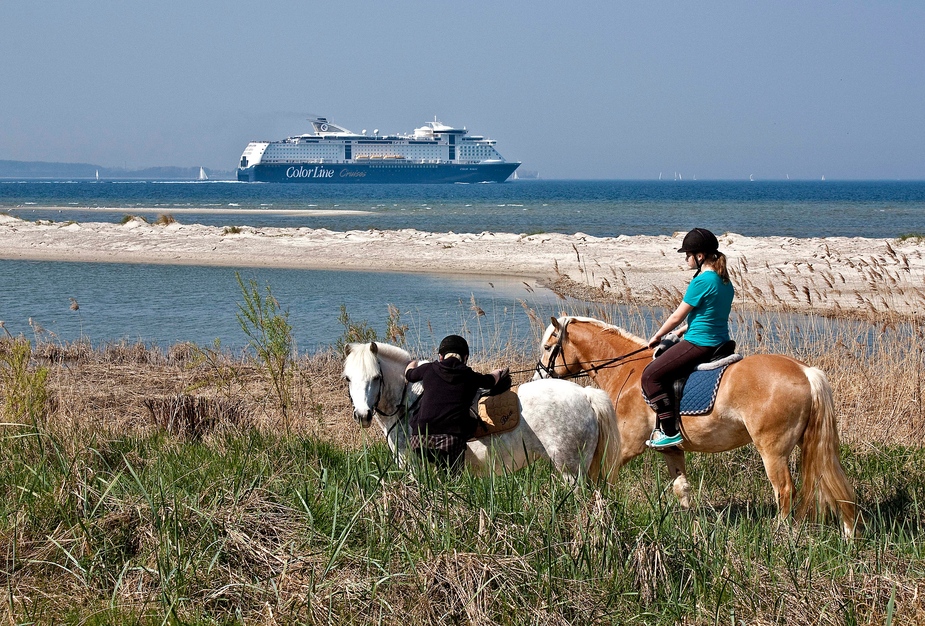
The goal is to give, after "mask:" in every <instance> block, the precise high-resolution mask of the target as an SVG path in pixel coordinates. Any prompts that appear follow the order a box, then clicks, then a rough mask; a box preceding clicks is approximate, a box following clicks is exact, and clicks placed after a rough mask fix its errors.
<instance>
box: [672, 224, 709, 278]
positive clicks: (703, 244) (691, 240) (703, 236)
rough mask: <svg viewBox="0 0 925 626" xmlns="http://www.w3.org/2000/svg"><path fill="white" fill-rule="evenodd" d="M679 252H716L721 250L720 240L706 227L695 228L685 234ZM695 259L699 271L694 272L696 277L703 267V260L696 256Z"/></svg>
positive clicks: (705, 253)
mask: <svg viewBox="0 0 925 626" xmlns="http://www.w3.org/2000/svg"><path fill="white" fill-rule="evenodd" d="M678 252H686V253H687V254H694V255H696V254H697V253H698V252H701V253H703V254H704V255H707V254H716V253H717V252H719V241H718V240H717V239H716V235H714V234H713V233H711V232H710V231H708V230H707V229H706V228H695V229H694V230H692V231H691V232H689V233H687V234H686V235H684V241H682V242H681V247H680V248H678ZM694 259H695V260H696V261H697V273H696V274H694V277H695V278H696V277H697V276H698V275H699V274H700V270H701V268H702V267H703V261H702V260H700V259H698V258H697V257H696V256H695V257H694Z"/></svg>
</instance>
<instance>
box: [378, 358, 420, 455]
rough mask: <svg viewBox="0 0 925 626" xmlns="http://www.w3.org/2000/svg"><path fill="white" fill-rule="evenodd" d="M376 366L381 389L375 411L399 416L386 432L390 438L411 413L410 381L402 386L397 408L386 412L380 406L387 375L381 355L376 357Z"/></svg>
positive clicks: (386, 415) (384, 414)
mask: <svg viewBox="0 0 925 626" xmlns="http://www.w3.org/2000/svg"><path fill="white" fill-rule="evenodd" d="M376 368H377V369H378V374H379V391H377V392H376V401H375V402H373V407H372V408H373V411H375V412H376V413H378V414H379V415H381V416H382V417H395V416H396V415H398V416H399V417H398V419H396V420H395V421H394V422H392V425H391V426H389V428H388V430H387V431H386V433H385V437H386V439H388V438H389V435H391V434H392V431H393V430H395V427H396V426H398V425H399V424H400V423H402V422H403V421H405V420H406V419H407V417H408V415H409V414H410V413H411V409H412V407H411V406H408V402H407V401H408V383H407V382H406V383H405V384H403V385H402V386H401V398H400V399H399V401H398V403H397V405H396V406H395V410H394V411H392V412H391V413H386V412H385V411H383V410H382V409H380V408H379V401H380V400H381V399H382V387H383V386H384V383H383V381H384V380H385V377H383V375H382V364H381V363H380V362H379V357H376ZM399 414H400V415H399Z"/></svg>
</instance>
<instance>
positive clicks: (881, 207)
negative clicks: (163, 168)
mask: <svg viewBox="0 0 925 626" xmlns="http://www.w3.org/2000/svg"><path fill="white" fill-rule="evenodd" d="M0 212H5V213H8V214H11V215H14V216H17V217H21V218H23V219H27V220H37V219H47V220H53V221H69V220H74V221H78V222H88V221H109V222H118V221H120V220H121V219H122V218H123V216H124V215H125V214H126V213H130V214H133V215H142V216H145V217H146V218H148V219H150V220H153V219H156V217H157V216H158V215H163V214H171V215H173V216H174V218H175V219H177V220H178V221H180V222H182V223H201V224H209V225H218V226H228V225H249V226H256V227H267V226H280V227H310V228H327V229H330V230H337V231H343V230H353V229H364V230H365V229H370V228H374V229H383V230H389V229H401V228H416V229H419V230H427V231H434V232H446V231H454V232H483V231H493V232H515V233H521V232H526V233H535V232H564V233H574V232H584V233H588V234H590V235H595V236H616V235H620V234H626V235H636V234H648V235H659V234H670V233H673V232H676V231H683V230H688V229H690V228H692V227H694V226H704V227H707V228H709V229H711V230H713V231H714V232H717V233H723V232H735V233H740V234H743V235H748V236H772V235H783V236H794V237H825V236H866V237H897V236H900V235H903V234H907V233H922V232H925V182H835V181H825V182H822V181H815V182H808V181H778V182H710V181H657V182H656V181H649V182H645V181H545V180H537V181H516V182H511V183H506V184H501V185H420V186H393V185H377V186H367V185H344V186H324V187H313V186H311V185H285V184H248V183H237V182H221V181H208V182H198V181H196V182H173V183H171V182H154V181H127V182H99V183H98V182H95V181H40V182H36V181H11V180H8V181H0ZM2 245H3V242H2V241H0V251H2ZM235 271H236V270H235V268H214V267H196V266H153V265H125V264H95V263H51V262H25V261H0V284H2V285H3V288H2V289H0V321H4V322H5V324H6V328H7V329H9V330H10V331H11V332H12V333H13V334H18V333H23V334H26V335H27V336H31V334H32V333H33V332H34V330H33V328H32V327H30V326H29V323H28V320H29V319H30V318H31V319H32V320H33V323H34V324H39V325H40V326H41V327H42V328H44V329H45V336H46V338H47V336H50V335H48V332H51V333H54V336H55V337H56V338H58V339H61V340H74V339H77V338H79V337H88V338H89V339H90V340H91V341H92V342H94V343H95V344H98V343H103V342H110V341H119V340H129V341H136V340H140V341H144V342H148V343H157V344H160V345H169V344H171V343H175V342H178V341H193V342H196V343H199V344H211V343H212V342H213V341H214V340H215V339H220V340H221V341H222V343H223V345H226V346H229V347H239V346H242V345H244V343H245V342H246V338H245V337H244V335H243V333H242V331H241V329H240V327H239V325H238V322H237V319H236V316H235V314H236V312H237V303H238V302H240V301H241V300H242V297H241V293H240V290H239V288H238V285H237V282H236V280H235ZM240 272H241V275H242V276H243V277H244V278H245V279H249V278H254V279H255V280H257V281H258V283H259V284H260V285H261V287H263V286H266V285H269V286H270V288H271V289H272V291H273V294H274V296H276V297H277V299H278V300H279V301H280V304H281V306H282V307H283V309H285V310H288V311H289V312H290V321H291V323H292V325H293V329H294V335H295V338H296V341H297V343H298V346H299V348H300V349H301V350H309V351H312V350H316V349H319V348H321V347H323V346H326V345H330V344H331V343H333V342H334V341H336V339H337V338H338V337H339V336H340V335H341V333H342V331H343V327H342V326H341V325H340V324H339V323H338V321H337V317H338V315H339V313H340V310H341V306H344V307H346V310H347V312H348V314H349V315H350V316H351V318H352V319H353V320H354V321H368V322H369V323H370V325H371V326H373V327H374V328H376V329H377V330H378V331H379V332H380V334H382V331H383V330H384V327H385V321H386V319H387V317H388V310H387V307H388V305H389V304H392V305H394V306H395V307H396V308H397V310H398V311H399V312H400V314H401V316H402V320H401V321H402V323H407V324H408V325H409V334H410V335H411V337H410V340H411V341H412V344H413V345H422V346H427V345H435V344H436V342H439V339H440V337H442V335H443V334H446V333H448V332H460V331H462V332H464V333H466V334H467V335H468V336H470V338H472V339H473V341H474V343H475V344H476V346H479V345H484V346H485V347H487V348H489V349H490V347H491V346H492V345H494V344H496V343H498V342H504V341H505V340H506V339H505V337H515V338H517V339H518V340H522V341H523V342H525V343H531V342H533V341H535V338H534V337H533V336H532V333H533V331H532V330H531V328H530V325H529V322H528V318H527V314H526V312H525V308H530V309H533V310H535V311H537V312H538V314H539V315H540V316H541V318H542V317H543V316H544V315H545V314H546V313H549V312H555V307H556V306H557V301H556V299H555V297H554V296H553V295H552V294H551V293H549V292H548V291H544V290H542V289H539V288H536V286H534V285H524V284H523V283H521V282H520V281H517V280H510V279H504V278H500V277H495V278H492V277H484V278H483V277H478V278H473V277H464V278H460V277H452V276H427V275H425V276H421V275H415V276H408V275H402V274H381V273H370V272H319V271H308V270H281V269H271V268H263V269H258V270H254V269H242V270H240ZM71 298H74V299H75V300H76V301H77V302H78V304H79V307H80V308H79V309H78V310H76V311H73V310H71V309H70V302H71V301H70V299H71ZM479 309H480V310H482V311H484V312H485V313H486V314H485V315H479V314H478V313H477V310H479ZM499 332H501V333H503V334H504V336H505V337H498V336H497V335H498V333H499Z"/></svg>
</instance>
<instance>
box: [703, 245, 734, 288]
mask: <svg viewBox="0 0 925 626" xmlns="http://www.w3.org/2000/svg"><path fill="white" fill-rule="evenodd" d="M706 257H707V258H706V260H707V261H708V262H709V263H710V265H712V266H713V271H714V272H716V273H717V274H719V277H720V278H722V279H723V282H724V283H728V282H729V270H728V269H727V268H726V255H725V254H723V253H722V252H720V251H719V250H717V251H716V252H711V253H709V254H707V255H706Z"/></svg>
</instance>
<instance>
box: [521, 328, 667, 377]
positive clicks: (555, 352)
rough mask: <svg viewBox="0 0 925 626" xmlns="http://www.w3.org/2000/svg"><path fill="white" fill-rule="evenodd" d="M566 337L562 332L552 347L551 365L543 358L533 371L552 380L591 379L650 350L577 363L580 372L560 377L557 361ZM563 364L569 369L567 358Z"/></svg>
mask: <svg viewBox="0 0 925 626" xmlns="http://www.w3.org/2000/svg"><path fill="white" fill-rule="evenodd" d="M564 337H565V333H564V332H560V333H559V339H558V340H557V341H556V345H554V346H553V347H552V352H551V354H550V355H549V363H548V364H547V365H544V364H543V359H542V358H541V359H540V360H539V361H537V362H536V367H535V368H534V369H533V371H535V372H537V373H539V374H542V373H544V372H545V374H546V375H547V376H549V377H550V378H561V379H563V380H568V379H570V378H582V377H585V376H587V377H590V376H591V374H592V373H595V372H598V371H600V370H602V369H605V368H608V367H613V366H614V365H616V364H617V363H620V362H621V361H625V360H626V359H628V358H630V357H631V356H635V355H637V354H639V353H640V352H645V351H646V350H648V349H649V346H643V347H642V348H639V349H638V350H633V351H632V352H627V353H626V354H621V355H620V356H615V357H613V358H612V359H596V360H594V361H584V362H583V361H576V362H575V363H573V364H572V365H577V366H578V367H580V368H581V369H580V370H579V371H578V372H575V373H574V374H571V373H569V374H566V375H565V376H558V375H557V374H556V359H557V358H559V355H560V354H561V353H562V339H563V338H564ZM562 364H563V365H565V366H566V367H568V365H569V364H568V363H566V362H565V357H563V358H562ZM585 366H589V367H585Z"/></svg>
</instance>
